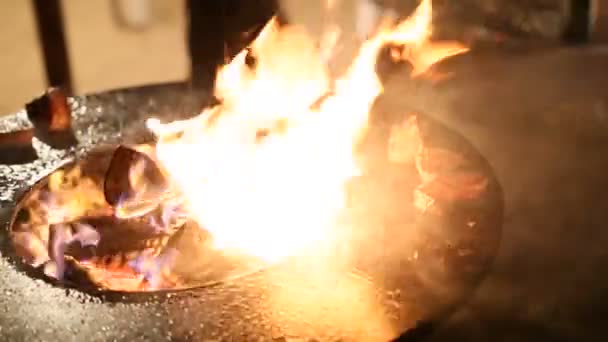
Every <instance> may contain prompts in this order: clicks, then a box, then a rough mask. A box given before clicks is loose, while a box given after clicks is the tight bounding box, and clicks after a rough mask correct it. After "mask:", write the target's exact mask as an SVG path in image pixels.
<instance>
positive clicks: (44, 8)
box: [32, 0, 72, 93]
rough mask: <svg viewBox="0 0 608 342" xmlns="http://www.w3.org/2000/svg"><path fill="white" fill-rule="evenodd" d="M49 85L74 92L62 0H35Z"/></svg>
mask: <svg viewBox="0 0 608 342" xmlns="http://www.w3.org/2000/svg"><path fill="white" fill-rule="evenodd" d="M32 3H33V7H34V14H35V18H36V25H37V29H38V39H39V40H40V44H41V47H42V55H43V58H44V67H45V71H46V78H47V82H48V85H49V86H51V87H62V88H63V89H65V90H66V92H67V93H72V76H71V73H70V62H69V58H68V51H67V46H66V41H65V32H64V27H63V16H62V13H61V3H60V0H33V1H32Z"/></svg>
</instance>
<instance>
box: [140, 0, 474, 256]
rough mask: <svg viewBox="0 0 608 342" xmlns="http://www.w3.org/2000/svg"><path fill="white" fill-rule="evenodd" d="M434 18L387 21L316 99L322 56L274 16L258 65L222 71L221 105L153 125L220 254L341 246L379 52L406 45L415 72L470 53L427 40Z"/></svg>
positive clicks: (325, 81)
mask: <svg viewBox="0 0 608 342" xmlns="http://www.w3.org/2000/svg"><path fill="white" fill-rule="evenodd" d="M431 17H432V8H431V2H430V1H428V0H425V1H423V2H422V4H421V5H420V6H419V8H418V9H417V11H416V12H415V13H414V15H413V16H412V17H411V18H409V19H407V20H405V21H404V22H402V23H399V24H398V25H396V26H394V27H393V28H391V29H388V27H389V26H388V25H384V26H383V28H382V29H380V30H379V32H378V33H377V34H376V35H375V36H374V37H373V38H372V39H370V40H368V41H367V42H365V43H364V44H363V45H362V47H361V49H360V52H359V54H358V56H357V58H356V59H355V60H354V62H353V63H352V65H351V67H350V68H349V70H348V71H347V72H346V74H345V75H343V76H342V77H340V78H339V79H337V80H335V81H336V82H335V87H334V89H332V92H331V95H329V96H326V97H325V99H324V101H322V102H320V103H318V101H317V100H318V99H319V98H322V97H323V96H324V95H326V94H327V93H328V92H329V90H330V83H331V82H330V79H329V77H328V73H327V70H326V67H325V64H324V62H323V61H324V58H323V56H322V55H321V53H320V52H319V50H318V49H317V48H316V47H315V44H314V43H313V41H312V40H311V39H310V38H309V37H308V36H307V35H305V34H304V31H303V30H302V29H300V28H298V27H290V28H287V29H281V30H279V28H278V26H277V23H276V22H275V20H272V21H270V22H269V23H268V24H267V26H266V27H265V29H264V30H263V31H262V33H261V34H260V36H259V37H258V38H257V39H256V40H255V41H254V42H253V44H252V46H251V51H252V52H253V54H254V55H255V57H256V58H257V63H256V65H255V67H254V68H251V67H249V66H248V65H247V64H246V63H245V57H246V54H247V52H246V51H243V52H242V53H240V54H239V55H238V56H237V57H236V58H235V59H234V60H233V61H232V62H231V63H230V64H228V65H226V66H225V67H223V68H222V69H221V70H220V71H219V74H218V81H217V84H216V95H217V96H218V97H219V98H221V99H222V103H221V105H218V106H216V107H214V108H211V109H208V110H205V111H204V112H203V113H202V114H201V115H200V116H198V117H196V118H194V119H191V120H187V121H178V122H171V123H167V124H163V123H160V121H158V120H155V119H150V120H149V121H148V127H149V128H150V129H151V130H152V131H153V132H154V133H155V134H156V135H157V136H158V144H157V146H156V147H157V158H158V161H159V162H160V164H161V166H162V168H164V169H165V171H166V172H167V174H168V175H169V177H170V179H171V182H172V183H173V186H175V187H176V189H178V190H177V191H178V192H179V193H180V194H181V195H182V196H184V198H185V202H186V207H187V210H188V212H189V214H190V215H191V216H192V217H194V218H195V219H196V220H197V221H198V223H199V224H200V225H201V226H202V227H204V228H205V229H207V230H208V231H209V232H210V233H211V234H212V236H213V241H214V246H215V247H216V248H219V249H224V250H235V251H238V252H242V253H247V254H250V255H253V256H257V257H259V258H262V259H264V260H266V261H269V262H274V261H278V260H281V259H282V258H285V257H286V256H289V255H292V254H294V253H297V252H303V251H304V250H306V249H308V248H316V247H318V246H320V245H319V243H320V242H328V241H332V240H333V239H334V238H335V236H334V234H333V233H332V232H333V228H334V227H336V224H337V223H338V218H339V215H340V213H341V212H342V210H343V209H344V208H345V191H344V187H345V183H346V182H347V181H348V180H349V179H351V178H352V177H353V176H354V175H357V173H358V168H357V165H356V162H355V158H354V153H353V147H354V146H355V145H356V144H357V142H358V139H359V137H360V136H361V133H363V132H365V129H366V126H367V120H368V113H369V111H370V107H371V105H372V103H373V102H374V100H375V99H376V97H377V96H378V95H380V94H381V92H382V86H381V84H380V81H379V80H378V78H377V75H376V73H375V63H376V58H377V55H378V52H379V50H380V49H381V48H382V47H383V46H385V45H386V44H397V45H400V44H405V48H403V49H402V50H401V52H400V53H398V54H396V55H395V56H396V57H398V58H407V59H408V60H409V61H410V62H411V63H412V64H413V66H414V73H416V74H418V73H421V72H423V71H425V70H426V69H427V68H428V67H429V66H430V65H432V64H433V63H435V62H437V61H439V60H440V59H442V58H444V57H446V56H451V55H454V54H457V53H462V52H463V51H465V50H466V49H465V48H464V47H462V46H461V45H459V44H454V43H451V44H447V43H446V44H442V45H434V44H431V43H429V37H430V34H431V32H430V24H431ZM329 45H332V44H329ZM313 103H318V105H317V106H311V105H312V104H313ZM176 133H180V134H179V135H176Z"/></svg>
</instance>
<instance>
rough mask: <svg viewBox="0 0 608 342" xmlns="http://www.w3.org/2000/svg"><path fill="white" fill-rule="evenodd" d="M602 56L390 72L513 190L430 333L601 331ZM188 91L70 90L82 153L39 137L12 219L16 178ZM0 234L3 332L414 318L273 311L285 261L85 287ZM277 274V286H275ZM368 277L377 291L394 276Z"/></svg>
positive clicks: (237, 332)
mask: <svg viewBox="0 0 608 342" xmlns="http://www.w3.org/2000/svg"><path fill="white" fill-rule="evenodd" d="M605 57H606V55H605V52H601V51H599V52H598V51H597V50H587V51H572V50H561V49H560V50H550V51H549V50H543V51H531V50H528V49H514V50H508V51H498V52H497V51H493V52H491V53H489V54H477V53H473V54H470V55H468V56H465V57H463V58H461V59H458V60H456V61H454V60H452V61H450V63H445V64H444V65H441V66H440V67H441V68H446V69H448V70H451V71H455V73H454V75H455V77H454V78H453V79H452V80H450V81H449V82H445V83H443V84H441V85H438V86H430V85H427V84H422V85H420V84H417V85H415V86H412V83H411V82H407V81H403V80H404V79H405V78H401V80H400V81H397V80H399V76H397V75H394V77H392V78H391V79H390V80H388V82H387V87H386V88H387V94H386V98H387V100H386V103H385V104H384V106H387V108H409V109H412V110H414V111H417V110H418V111H419V110H423V111H424V112H425V113H429V114H430V115H432V116H433V117H434V118H435V119H434V120H438V122H437V123H436V125H437V126H438V127H445V126H449V127H452V128H455V130H456V131H458V132H459V133H456V134H455V136H461V135H462V136H466V139H463V140H465V141H466V140H469V141H471V142H472V146H474V148H473V149H474V150H479V151H481V155H483V156H484V157H485V158H486V159H487V160H488V162H489V165H491V169H493V170H495V174H496V175H497V178H498V181H499V182H500V184H501V185H502V187H503V190H504V198H505V201H506V203H505V204H506V217H505V227H504V232H505V234H504V238H503V239H502V243H501V249H500V253H499V255H498V259H497V262H496V264H495V267H493V268H492V270H491V272H490V273H489V274H488V277H487V278H486V280H485V281H484V282H483V284H482V286H481V288H479V289H478V291H477V293H476V295H475V296H474V297H469V298H468V299H469V303H468V304H467V305H463V306H460V310H458V311H457V312H456V314H455V315H454V316H452V318H451V319H449V320H445V321H443V323H445V324H441V325H433V327H434V328H439V329H434V330H435V332H436V334H435V336H436V338H437V340H446V339H447V338H449V339H451V340H457V339H462V340H465V341H470V340H480V341H486V340H490V339H495V338H497V337H502V338H504V339H507V340H509V338H511V339H513V338H518V339H519V340H530V341H537V340H539V339H541V338H547V339H549V340H560V338H562V339H564V340H571V339H574V338H577V339H579V340H581V339H582V340H598V338H601V337H602V336H605V334H604V335H603V334H602V332H603V326H602V322H603V320H602V319H601V317H605V316H601V313H602V312H606V311H603V310H605V309H606V307H605V306H603V305H602V304H597V303H601V302H602V299H605V298H606V297H605V293H606V292H605V291H604V290H605V289H606V288H608V286H606V285H607V284H608V280H606V279H603V278H602V276H601V274H600V273H601V271H600V270H602V269H604V267H605V266H606V261H607V260H608V255H606V253H605V248H603V247H602V246H605V244H603V243H602V241H606V238H607V236H608V234H606V233H605V232H604V231H603V230H602V229H601V226H602V222H606V217H605V213H606V210H604V209H605V208H606V207H607V206H606V201H605V197H606V196H603V191H602V190H601V188H602V184H603V183H604V182H605V180H606V177H605V176H602V175H603V174H604V173H605V172H604V171H605V169H606V168H605V167H603V166H606V165H605V164H608V163H606V162H605V161H604V160H603V158H601V157H600V156H601V154H602V151H603V149H605V146H608V144H605V142H607V140H608V139H607V138H606V134H605V132H606V130H605V128H606V123H605V121H603V120H604V119H603V116H602V115H603V114H602V113H603V111H604V109H603V108H607V107H604V106H606V102H605V101H606V98H608V97H606V96H605V95H606V94H605V93H604V91H602V90H601V89H605V87H601V86H602V85H603V84H604V83H603V82H605V79H604V77H602V76H601V75H600V74H601V73H599V72H597V71H596V70H602V68H605V67H606V66H607V65H606V63H605V60H606V58H605ZM594 66H596V67H597V69H591V68H592V67H594ZM604 70H605V69H604ZM188 93H189V90H188V89H187V87H185V86H182V85H166V86H155V87H146V88H139V89H133V90H125V91H116V92H110V93H105V94H100V95H93V96H88V97H84V98H78V99H75V100H74V102H73V105H74V109H75V113H74V117H75V121H76V123H77V125H78V126H79V129H77V136H78V138H79V140H80V142H81V146H80V147H79V148H76V149H74V150H73V151H67V152H66V151H55V150H51V149H49V148H48V147H46V146H45V145H42V144H39V143H37V142H36V146H35V147H36V150H37V152H38V153H39V155H41V156H44V158H40V159H39V160H37V161H35V162H33V163H30V164H25V165H12V166H2V168H1V172H0V178H1V179H0V184H1V186H2V198H1V200H2V203H3V208H5V209H3V210H4V212H3V217H4V218H5V220H6V223H8V219H9V218H10V215H11V212H12V207H13V205H14V200H15V198H16V197H15V196H16V195H17V189H21V188H23V186H24V185H25V186H29V185H31V184H32V183H33V182H34V181H35V180H37V179H39V178H40V177H42V176H43V175H44V174H47V173H48V172H50V171H52V170H53V169H54V168H56V167H57V166H59V165H60V164H62V163H63V162H64V161H65V160H67V159H68V158H72V157H79V156H82V155H84V154H86V152H87V151H88V150H89V149H90V148H91V147H92V146H96V145H97V144H98V143H99V142H101V141H105V140H112V139H119V138H120V136H118V135H119V132H128V131H129V129H131V128H132V127H134V126H136V125H131V124H130V122H131V120H133V121H135V122H136V121H137V120H140V122H141V120H142V119H144V118H146V117H149V116H160V115H163V113H165V114H170V115H174V116H176V117H177V116H179V115H177V114H180V113H181V114H183V115H185V116H188V115H189V114H191V111H192V109H193V108H197V107H198V106H199V105H200V104H199V103H196V101H190V100H188ZM393 95H397V96H393ZM194 98H196V97H194ZM393 106H394V107H393ZM546 113H550V114H546ZM568 113H570V114H571V115H568ZM573 118H575V119H573ZM26 125H27V122H26V119H25V114H24V113H18V114H16V115H15V116H12V117H9V118H6V119H4V120H2V122H1V125H0V127H1V128H2V130H3V131H5V130H14V129H17V128H22V127H24V126H26ZM444 125H445V126H444ZM125 128H127V129H125ZM85 132H86V133H85ZM461 139H462V138H461ZM602 143H604V144H602ZM469 146H470V145H469ZM592 232H593V233H592ZM2 238H3V244H4V247H5V248H3V252H2V253H3V256H5V257H4V258H2V261H0V268H1V272H0V289H2V291H3V292H4V296H3V297H2V300H0V310H1V311H2V315H0V326H2V335H3V336H5V337H7V339H10V340H23V339H26V340H27V339H41V340H48V339H61V340H82V339H87V340H112V339H117V340H166V339H171V338H172V339H175V340H188V339H192V340H204V339H216V340H226V339H232V340H246V339H247V336H260V337H261V339H262V340H271V339H277V340H290V339H293V340H297V339H298V338H300V339H301V338H302V337H314V338H317V339H318V340H338V339H343V340H344V339H345V340H352V339H354V340H382V339H388V338H391V337H392V336H394V335H397V334H399V333H400V332H401V331H403V329H406V328H407V327H408V326H412V325H413V322H407V321H408V319H412V317H411V316H410V317H398V316H397V317H396V319H395V320H394V321H392V323H389V324H388V325H384V324H383V323H382V321H380V322H379V321H378V320H375V319H374V318H375V317H385V316H383V314H384V313H386V312H390V310H388V309H387V310H385V309H386V308H390V307H391V306H392V307H401V305H400V303H399V302H398V300H400V298H398V297H397V301H395V297H390V296H389V298H387V297H386V296H385V295H386V293H382V291H380V292H378V293H379V295H378V303H380V304H381V305H380V308H382V310H379V311H378V312H376V311H372V310H363V311H365V312H366V315H365V316H354V315H353V316H351V317H349V320H347V321H346V322H340V323H343V324H336V320H333V321H332V320H327V319H326V320H323V318H321V317H322V316H319V315H317V314H318V313H320V312H323V313H324V314H326V315H327V314H330V313H331V308H329V310H328V308H327V307H326V306H324V305H323V304H325V303H324V302H323V301H319V302H316V303H312V304H314V305H313V308H314V309H315V310H312V311H308V310H300V311H297V310H296V312H289V311H287V310H284V309H285V308H286V306H283V309H280V308H277V307H276V306H275V304H277V303H282V304H285V303H284V302H281V301H278V302H277V301H276V298H277V297H276V294H277V293H281V291H282V290H284V289H286V288H289V287H285V286H284V285H285V283H283V284H282V283H281V281H280V280H281V277H280V275H281V271H280V269H276V270H275V269H273V270H269V271H268V272H266V273H264V272H263V273H258V274H256V275H254V276H252V277H249V278H242V279H239V280H237V281H234V282H227V283H223V284H221V285H219V286H215V287H210V288H203V289H194V290H189V291H182V292H179V293H171V294H147V295H134V296H131V295H126V294H120V293H115V294H108V293H106V294H97V295H94V296H91V295H88V294H84V293H82V292H80V291H77V290H73V289H63V288H58V287H55V286H52V285H49V284H48V283H47V282H45V281H43V280H35V279H33V278H32V277H31V276H30V275H28V274H26V273H24V272H20V271H17V270H16V267H15V264H14V263H13V262H12V261H10V258H6V257H7V256H8V257H10V256H9V255H8V254H7V252H8V251H10V249H8V248H6V247H8V246H7V241H6V239H5V235H4V234H3V235H2ZM398 269H399V268H397V267H393V268H391V270H398ZM273 275H275V276H276V278H273ZM269 277H270V278H273V279H274V280H275V281H273V282H272V283H269V282H268V279H269ZM284 280H285V281H286V282H289V281H291V279H284ZM360 284H370V283H368V282H367V281H363V282H361V283H360ZM371 284H372V285H373V286H372V288H377V287H382V286H384V285H385V284H386V283H383V282H379V285H380V286H376V284H374V283H373V282H372V283H371ZM328 287H329V286H328ZM330 287H333V288H335V289H337V290H338V292H336V293H341V294H343V296H344V297H343V298H342V300H343V303H344V304H345V305H344V306H342V307H341V308H340V309H341V311H346V310H345V308H347V307H348V306H351V305H352V307H357V308H359V309H361V308H363V309H368V308H369V307H366V305H369V302H367V301H361V300H360V298H356V296H354V295H349V294H353V293H358V292H357V291H355V292H349V289H352V288H353V286H349V283H347V282H344V281H335V282H332V283H331V286H330ZM354 288H357V287H356V286H355V287H354ZM292 289H295V288H292ZM298 289H299V290H300V291H301V292H300V291H287V293H285V292H283V294H284V296H282V297H281V298H282V300H294V299H300V300H301V299H305V298H306V297H305V296H303V294H304V293H310V292H309V291H315V289H314V288H313V287H310V286H307V284H306V283H302V286H301V287H298ZM373 291H374V290H372V292H373ZM454 303H455V302H454ZM594 303H595V304H594ZM307 304H308V305H310V304H311V303H307ZM308 305H307V306H302V307H303V308H304V307H309V306H308ZM347 305H348V306H347ZM448 311H449V310H448ZM380 312H382V313H380ZM434 314H435V316H434V317H432V316H433V315H431V316H429V317H424V318H425V319H430V320H431V322H437V320H436V318H445V317H446V316H443V315H441V314H440V313H439V312H434ZM437 314H439V316H437ZM597 315H600V316H597ZM328 317H329V316H328ZM389 321H390V320H389ZM497 322H500V324H497ZM427 327H428V325H427ZM366 334H367V335H366ZM414 337H415V336H414ZM414 337H412V336H410V338H414ZM304 340H305V339H304Z"/></svg>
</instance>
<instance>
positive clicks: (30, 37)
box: [0, 0, 188, 115]
mask: <svg viewBox="0 0 608 342" xmlns="http://www.w3.org/2000/svg"><path fill="white" fill-rule="evenodd" d="M145 1H146V2H148V3H149V4H150V7H149V8H150V12H149V17H148V18H147V20H145V23H144V24H143V25H131V26H130V25H125V22H124V21H121V20H120V16H119V15H116V14H117V11H116V9H117V7H118V6H117V5H119V4H120V0H86V1H81V0H63V1H62V8H63V14H64V23H65V26H66V27H65V30H66V35H67V44H68V50H69V51H68V52H69V57H70V63H71V69H72V77H73V79H74V80H73V83H74V88H75V89H74V90H75V92H76V93H78V94H83V93H89V92H94V91H100V90H106V89H112V88H119V87H127V86H134V85H141V84H146V83H154V82H166V81H176V80H181V79H184V78H185V77H186V75H187V68H188V61H187V57H186V47H185V46H186V41H185V25H186V17H185V15H184V11H185V10H184V6H185V4H184V0H145ZM36 30H37V29H36V26H35V21H34V15H33V12H32V4H31V2H30V1H29V0H2V1H0V115H5V114H9V113H11V112H14V111H16V110H19V109H20V108H21V107H22V106H23V104H24V103H25V102H27V101H29V100H30V99H31V98H32V97H33V96H35V95H37V94H39V93H40V92H42V91H43V90H44V88H45V86H46V84H45V83H46V80H45V76H44V70H43V63H42V58H41V52H40V47H39V44H38V36H37V31H36Z"/></svg>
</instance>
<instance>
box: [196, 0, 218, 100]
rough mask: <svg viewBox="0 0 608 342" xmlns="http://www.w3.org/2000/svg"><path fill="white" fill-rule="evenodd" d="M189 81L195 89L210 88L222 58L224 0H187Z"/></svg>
mask: <svg viewBox="0 0 608 342" xmlns="http://www.w3.org/2000/svg"><path fill="white" fill-rule="evenodd" d="M187 12H188V14H187V15H188V53H189V55H190V80H191V82H192V85H193V86H194V87H195V88H202V89H210V88H211V87H213V84H214V83H215V73H216V71H217V68H218V66H219V65H220V64H221V63H222V61H223V58H224V39H225V36H226V32H225V24H224V15H223V14H224V1H217V0H214V1H201V0H188V1H187Z"/></svg>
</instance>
